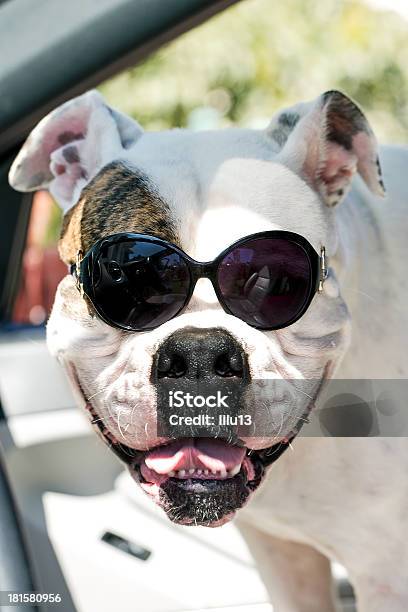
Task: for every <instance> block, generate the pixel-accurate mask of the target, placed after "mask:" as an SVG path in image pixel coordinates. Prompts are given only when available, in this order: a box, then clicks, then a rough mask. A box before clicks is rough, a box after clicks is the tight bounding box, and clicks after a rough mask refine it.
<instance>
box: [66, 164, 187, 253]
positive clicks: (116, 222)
mask: <svg viewBox="0 0 408 612" xmlns="http://www.w3.org/2000/svg"><path fill="white" fill-rule="evenodd" d="M119 232H137V233H143V234H150V235H153V236H157V237H159V238H162V239H164V240H168V241H170V242H173V243H174V244H179V238H178V236H177V232H176V229H175V226H174V222H173V221H172V218H171V212H170V209H169V206H168V205H167V204H166V202H164V201H163V199H162V198H161V196H160V195H159V194H158V193H157V191H156V190H155V188H154V186H153V185H152V184H151V183H150V182H149V180H148V178H147V177H146V176H145V175H143V174H141V173H138V172H137V171H136V170H132V169H130V168H128V167H127V166H126V165H125V164H124V163H123V162H112V163H110V164H108V165H107V166H105V167H104V168H103V169H102V170H101V171H100V172H99V173H98V174H97V175H96V177H95V178H94V179H93V180H92V181H91V182H90V183H89V185H87V186H86V187H85V188H84V189H83V191H82V194H81V199H80V201H79V202H78V203H77V204H76V205H75V206H74V207H73V208H72V209H71V210H70V211H68V213H67V214H66V215H65V217H64V220H63V225H62V231H61V238H60V242H59V252H60V256H61V258H62V259H63V260H64V261H65V262H66V263H67V264H70V263H74V261H75V257H76V254H77V252H78V251H79V250H81V251H82V252H84V253H86V252H87V251H88V250H89V249H90V247H91V246H92V245H93V244H94V243H95V242H96V241H97V240H99V239H100V238H103V237H104V236H109V235H111V234H117V233H119Z"/></svg>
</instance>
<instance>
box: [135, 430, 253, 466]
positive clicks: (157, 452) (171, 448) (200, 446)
mask: <svg viewBox="0 0 408 612" xmlns="http://www.w3.org/2000/svg"><path fill="white" fill-rule="evenodd" d="M244 457H245V448H240V447H238V446H232V445H231V444H228V443H227V442H224V441H223V440H218V439H212V438H183V439H181V440H175V441H174V442H171V443H170V444H168V445H167V446H160V447H159V448H156V449H153V450H152V451H150V452H148V453H147V454H146V457H145V463H146V465H147V467H148V468H150V469H151V470H154V471H155V472H157V473H158V474H167V473H168V472H170V471H171V470H189V469H192V468H194V469H208V470H216V471H221V470H231V469H232V468H234V467H235V466H236V465H238V464H240V463H241V462H242V461H243V459H244Z"/></svg>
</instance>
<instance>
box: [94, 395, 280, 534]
mask: <svg viewBox="0 0 408 612" xmlns="http://www.w3.org/2000/svg"><path fill="white" fill-rule="evenodd" d="M87 411H88V413H89V416H90V417H91V422H92V423H93V424H94V426H95V428H96V429H97V431H98V433H99V435H100V436H101V437H102V438H103V440H104V441H105V443H107V444H108V445H109V447H110V449H111V450H112V451H113V452H114V453H115V454H116V455H117V456H118V457H119V458H120V459H121V460H122V461H123V462H124V463H126V465H127V467H128V469H129V471H130V474H131V476H132V477H133V478H134V479H135V480H136V481H137V482H138V483H139V484H140V486H141V487H142V489H143V490H144V491H145V493H147V494H148V495H149V497H151V499H153V501H155V502H156V503H157V504H158V505H159V506H160V507H161V508H163V510H164V511H165V512H166V514H167V516H168V517H169V518H170V520H172V521H173V522H175V523H179V524H181V525H203V526H207V527H218V526H220V525H223V524H224V523H227V522H228V521H230V520H231V519H232V518H233V517H234V515H235V513H236V511H237V510H238V509H239V508H242V506H243V505H244V504H245V503H246V502H247V501H248V499H249V498H250V496H251V494H252V493H253V492H254V491H255V489H257V488H258V486H259V485H260V483H261V481H262V478H263V476H264V475H265V468H266V466H267V465H269V464H270V463H272V462H273V461H274V460H275V458H277V457H278V456H279V455H280V454H281V452H282V451H283V450H284V448H285V443H284V442H278V443H277V444H275V445H274V446H271V447H269V448H265V449H261V450H253V449H249V448H247V447H246V446H243V445H242V446H239V445H238V444H231V443H229V442H228V441H227V440H222V439H220V438H179V439H177V440H172V441H170V442H168V443H165V444H161V445H159V446H156V447H154V448H152V449H150V450H147V451H140V450H136V449H134V448H131V447H129V446H126V445H124V444H123V443H122V442H119V441H118V440H117V439H116V438H115V437H114V435H113V434H112V433H111V432H110V431H109V430H108V429H106V428H104V427H101V426H100V423H101V420H100V419H99V418H98V415H97V414H96V412H95V411H94V409H93V408H92V406H91V405H90V404H89V403H88V405H87Z"/></svg>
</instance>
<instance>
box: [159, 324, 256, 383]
mask: <svg viewBox="0 0 408 612" xmlns="http://www.w3.org/2000/svg"><path fill="white" fill-rule="evenodd" d="M155 368H156V372H155V374H156V379H163V378H185V379H190V380H194V379H195V380H201V381H205V380H208V381H210V380H211V381H214V379H216V378H217V377H220V378H231V377H237V378H241V379H242V378H243V379H246V378H247V377H248V374H249V370H248V363H247V359H246V355H245V353H244V350H243V348H242V346H241V345H240V344H239V343H238V342H237V341H236V340H235V338H233V337H232V336H231V334H229V333H228V332H226V331H224V330H222V329H216V328H215V329H198V328H184V329H180V330H178V331H176V332H174V333H173V334H172V335H171V336H169V337H168V338H167V339H166V340H165V341H164V342H163V344H162V345H161V346H160V348H159V350H158V352H157V354H156V360H155Z"/></svg>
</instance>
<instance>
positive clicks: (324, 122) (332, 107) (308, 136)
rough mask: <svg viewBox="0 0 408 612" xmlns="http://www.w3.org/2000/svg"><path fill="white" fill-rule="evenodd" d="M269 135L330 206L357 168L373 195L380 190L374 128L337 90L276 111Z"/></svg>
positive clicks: (339, 197) (284, 159)
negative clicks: (310, 100)
mask: <svg viewBox="0 0 408 612" xmlns="http://www.w3.org/2000/svg"><path fill="white" fill-rule="evenodd" d="M268 134H269V136H270V137H271V138H272V139H273V141H274V143H275V145H276V148H277V150H279V151H280V152H279V158H280V159H281V160H282V162H283V163H285V164H286V165H288V166H289V167H291V168H292V169H293V170H294V171H295V172H298V173H299V174H300V175H301V176H303V177H304V178H305V179H306V180H307V181H308V182H309V183H310V184H311V185H312V186H313V188H314V189H316V191H317V192H318V193H319V194H320V195H321V197H322V198H323V200H324V201H325V202H326V204H328V205H329V206H334V205H335V204H337V203H338V202H339V201H340V200H342V199H343V197H344V195H345V194H346V192H347V190H348V188H349V187H350V183H351V179H352V176H353V174H354V173H355V172H356V171H357V172H359V173H360V175H361V176H362V178H363V179H364V181H365V183H366V184H367V186H368V187H369V189H370V190H371V191H372V192H373V193H374V194H376V195H380V196H383V195H385V188H384V183H383V181H382V177H381V167H380V162H379V159H378V151H377V141H376V138H375V136H374V133H373V131H372V129H371V127H370V125H369V123H368V121H367V119H366V118H365V116H364V114H363V113H362V112H361V110H360V109H359V108H358V106H356V104H354V102H352V100H350V98H348V97H347V96H345V95H344V94H342V93H340V92H339V91H328V92H326V93H324V94H323V95H322V96H320V97H319V98H318V99H317V100H315V101H314V102H310V103H305V104H298V105H296V106H294V107H292V108H290V109H287V110H285V111H283V112H281V113H279V114H278V115H277V116H276V117H274V119H273V120H272V123H271V124H270V126H269V128H268Z"/></svg>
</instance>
